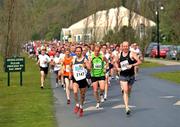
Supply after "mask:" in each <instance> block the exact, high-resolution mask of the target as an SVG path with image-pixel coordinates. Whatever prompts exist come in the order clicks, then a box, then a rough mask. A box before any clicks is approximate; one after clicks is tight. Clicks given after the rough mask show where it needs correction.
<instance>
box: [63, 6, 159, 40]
mask: <svg viewBox="0 0 180 127" xmlns="http://www.w3.org/2000/svg"><path fill="white" fill-rule="evenodd" d="M129 25H131V26H132V28H133V29H135V30H137V31H139V37H140V38H141V37H142V36H143V34H145V32H144V29H145V27H152V26H155V25H156V24H155V23H154V22H153V21H151V20H149V19H147V18H145V17H143V16H141V15H139V14H137V13H135V12H132V11H130V10H128V9H127V8H125V7H123V6H121V7H119V8H112V9H109V10H103V11H98V12H97V13H95V14H92V15H90V16H88V17H86V18H84V19H82V20H80V21H78V22H77V23H74V24H73V25H71V26H70V27H69V28H63V29H62V30H61V40H62V41H67V40H68V38H70V40H71V41H76V42H91V41H93V40H96V41H102V38H103V37H104V35H105V34H106V33H107V32H108V31H109V30H114V28H115V27H117V26H118V29H121V28H122V27H123V26H129Z"/></svg>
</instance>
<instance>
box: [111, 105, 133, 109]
mask: <svg viewBox="0 0 180 127" xmlns="http://www.w3.org/2000/svg"><path fill="white" fill-rule="evenodd" d="M135 107H136V106H132V105H129V108H135ZM118 108H125V105H124V104H120V105H116V106H114V107H112V109H118Z"/></svg>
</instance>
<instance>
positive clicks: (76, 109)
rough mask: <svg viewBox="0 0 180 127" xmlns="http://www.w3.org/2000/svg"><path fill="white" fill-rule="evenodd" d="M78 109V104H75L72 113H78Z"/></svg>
mask: <svg viewBox="0 0 180 127" xmlns="http://www.w3.org/2000/svg"><path fill="white" fill-rule="evenodd" d="M78 111H79V106H75V107H74V113H75V114H76V113H78Z"/></svg>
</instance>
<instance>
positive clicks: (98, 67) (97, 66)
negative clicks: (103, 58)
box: [94, 63, 102, 69]
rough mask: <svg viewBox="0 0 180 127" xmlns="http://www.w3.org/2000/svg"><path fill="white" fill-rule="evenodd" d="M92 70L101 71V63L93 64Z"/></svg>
mask: <svg viewBox="0 0 180 127" xmlns="http://www.w3.org/2000/svg"><path fill="white" fill-rule="evenodd" d="M94 69H102V63H94Z"/></svg>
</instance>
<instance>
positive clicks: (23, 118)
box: [0, 57, 56, 127]
mask: <svg viewBox="0 0 180 127" xmlns="http://www.w3.org/2000/svg"><path fill="white" fill-rule="evenodd" d="M0 73H1V75H0V127H55V126H56V122H55V117H54V109H53V96H52V90H51V88H50V85H49V84H50V80H49V78H48V80H47V81H46V88H45V89H44V90H41V89H40V85H39V84H40V74H39V68H38V67H37V65H36V64H35V61H33V60H30V59H28V58H27V57H26V71H25V72H23V86H22V87H21V86H20V85H19V78H20V74H19V73H18V72H17V73H11V74H10V76H11V81H10V87H8V86H7V73H5V72H4V71H3V60H2V57H0Z"/></svg>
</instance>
